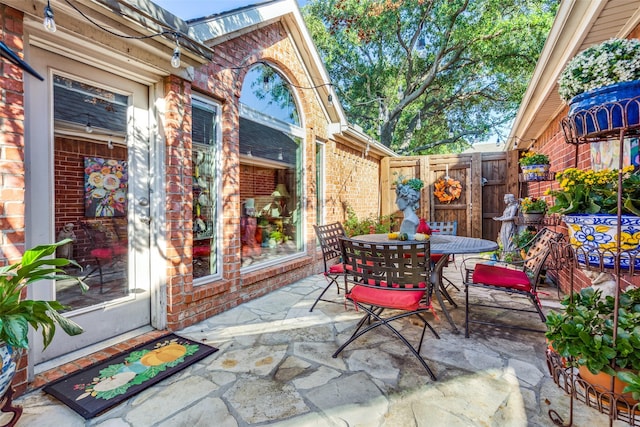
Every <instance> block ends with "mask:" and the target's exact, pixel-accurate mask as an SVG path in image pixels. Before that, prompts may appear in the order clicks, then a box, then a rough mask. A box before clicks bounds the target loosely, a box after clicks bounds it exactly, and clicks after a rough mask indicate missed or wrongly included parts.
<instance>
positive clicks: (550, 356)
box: [547, 97, 640, 426]
mask: <svg viewBox="0 0 640 427" xmlns="http://www.w3.org/2000/svg"><path fill="white" fill-rule="evenodd" d="M639 107H640V97H637V98H634V99H631V100H628V101H625V104H624V105H623V104H621V103H618V102H612V103H609V104H605V105H599V106H596V107H593V108H591V109H589V110H585V111H578V112H576V113H575V114H573V115H570V116H568V117H565V118H564V119H562V122H561V125H562V131H563V133H564V137H565V140H566V142H567V143H569V144H573V145H575V146H576V154H575V164H576V166H577V163H578V146H579V145H582V144H590V143H593V142H600V141H605V140H608V139H611V138H616V137H617V138H618V140H619V143H620V151H619V166H618V170H619V172H618V189H621V188H622V176H623V174H622V168H623V153H624V151H623V150H624V140H625V138H627V137H633V136H638V135H640V120H639V117H638V116H639V115H640V113H639V111H640V110H639ZM630 112H631V113H630ZM603 114H605V115H606V116H608V117H606V118H608V126H607V127H604V126H602V123H603V121H602V120H600V121H599V120H598V119H602V118H603ZM614 114H616V115H619V117H618V119H619V120H618V121H615V122H614V120H613V115H614ZM629 123H632V124H633V123H639V124H633V125H629ZM621 216H622V192H621V191H618V212H617V219H618V225H617V239H616V241H617V243H616V248H615V251H608V252H607V253H606V254H605V253H602V252H601V251H589V252H588V253H587V252H586V251H584V250H578V251H576V250H574V249H573V248H572V247H571V246H570V245H568V244H566V243H564V244H562V243H560V244H558V246H557V247H556V248H555V251H556V252H555V255H556V256H558V259H557V260H556V262H558V263H560V264H561V265H564V266H565V267H568V268H569V269H570V283H571V287H570V293H571V295H573V291H574V289H573V285H574V269H575V268H576V267H577V266H578V265H579V266H580V267H581V268H586V269H589V270H595V271H605V272H610V273H612V274H613V276H614V278H615V282H616V287H615V305H614V307H615V309H614V319H613V321H614V327H613V331H614V335H613V340H614V342H615V340H616V335H617V326H618V308H619V303H620V301H619V299H620V278H621V276H623V275H628V276H634V275H640V269H637V268H635V264H636V258H637V257H638V259H640V255H637V254H634V253H632V252H630V251H622V250H621V243H620V240H621V239H620V237H621ZM576 252H577V253H576ZM552 255H553V254H552ZM612 255H613V256H614V259H615V261H614V264H613V268H612V269H611V268H605V267H604V265H605V263H604V262H603V258H604V257H605V256H612ZM594 256H595V257H596V258H597V259H599V260H600V262H599V265H593V264H591V262H590V261H589V260H590V257H594ZM622 256H624V257H625V258H627V257H628V258H629V269H628V270H624V271H622V270H621V268H620V260H621V257H622ZM579 260H584V262H579ZM547 365H548V368H549V372H550V374H551V376H552V378H553V380H554V382H555V383H556V384H557V385H558V386H559V387H560V388H561V389H563V390H564V391H565V392H566V393H567V394H568V395H569V396H570V399H571V401H570V406H569V408H570V413H569V420H568V422H567V423H565V421H564V420H563V419H562V417H561V416H560V415H559V414H558V413H557V412H556V411H555V410H553V409H552V410H549V416H550V418H551V420H552V421H553V423H554V424H555V425H558V426H571V425H572V424H573V410H574V401H575V400H577V401H579V402H582V403H583V404H585V405H587V406H588V407H591V408H595V409H597V410H598V411H600V412H601V413H603V414H606V415H608V416H609V426H612V425H613V421H615V420H620V421H623V422H627V423H628V424H629V425H631V426H640V407H639V406H640V403H636V404H630V403H629V402H627V401H626V400H625V399H624V397H623V396H621V395H619V394H616V393H614V392H610V391H602V390H600V389H597V388H596V387H594V386H593V385H592V384H590V383H589V382H587V381H585V380H584V379H582V378H581V377H579V376H578V374H577V371H576V369H575V368H572V367H570V366H568V364H567V363H566V362H565V361H563V360H562V359H561V358H560V356H559V355H558V354H556V353H555V352H554V351H552V350H551V349H547Z"/></svg>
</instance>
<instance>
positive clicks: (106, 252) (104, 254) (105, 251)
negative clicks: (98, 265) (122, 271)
mask: <svg viewBox="0 0 640 427" xmlns="http://www.w3.org/2000/svg"><path fill="white" fill-rule="evenodd" d="M91 256H93V257H95V258H98V259H111V258H112V257H113V252H112V251H111V249H110V248H96V249H91Z"/></svg>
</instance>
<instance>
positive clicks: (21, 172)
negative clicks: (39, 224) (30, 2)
mask: <svg viewBox="0 0 640 427" xmlns="http://www.w3.org/2000/svg"><path fill="white" fill-rule="evenodd" d="M22 22H23V15H22V12H19V11H16V10H15V9H12V8H10V7H8V6H6V5H3V4H0V40H2V41H3V42H4V43H5V44H6V45H7V46H8V47H9V48H10V49H12V50H13V51H14V52H16V53H17V54H19V55H22V52H23V50H24V40H23V26H22ZM0 171H1V172H0V265H7V264H11V263H14V262H16V261H18V260H19V259H20V257H21V256H22V253H23V252H24V250H25V164H24V74H23V72H22V70H21V69H20V68H18V67H16V66H14V65H12V64H10V63H9V62H7V61H5V60H1V61H0ZM13 386H14V388H15V390H16V392H17V393H19V394H20V393H23V392H24V390H25V389H26V387H27V357H26V355H24V356H23V357H22V359H21V360H20V362H19V365H18V368H17V371H16V376H15V377H14V379H13Z"/></svg>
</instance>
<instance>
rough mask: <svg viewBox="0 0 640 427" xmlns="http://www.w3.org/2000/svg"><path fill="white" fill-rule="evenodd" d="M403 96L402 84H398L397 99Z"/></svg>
mask: <svg viewBox="0 0 640 427" xmlns="http://www.w3.org/2000/svg"><path fill="white" fill-rule="evenodd" d="M403 97H404V91H403V89H402V86H400V87H399V88H398V101H402V98H403Z"/></svg>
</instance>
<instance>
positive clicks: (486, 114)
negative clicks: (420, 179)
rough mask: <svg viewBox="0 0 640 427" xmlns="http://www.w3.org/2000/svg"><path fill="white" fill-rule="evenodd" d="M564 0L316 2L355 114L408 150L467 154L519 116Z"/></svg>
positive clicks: (325, 47) (321, 34) (334, 67)
mask: <svg viewBox="0 0 640 427" xmlns="http://www.w3.org/2000/svg"><path fill="white" fill-rule="evenodd" d="M556 7H557V1H556V0H510V1H504V0H311V1H310V2H309V3H308V4H307V5H306V6H305V7H304V8H303V13H304V16H305V21H306V24H307V26H308V27H309V30H310V32H311V34H312V37H313V39H314V41H315V43H316V45H317V47H318V49H319V51H320V53H321V55H322V57H323V60H324V61H325V64H326V66H327V69H328V71H329V74H330V76H331V79H332V81H333V83H334V85H335V87H336V90H337V92H338V94H339V95H340V98H341V101H342V104H343V106H344V108H345V109H346V111H347V112H348V115H349V119H350V120H351V121H353V122H354V123H356V124H358V125H360V126H362V127H363V129H365V131H366V132H367V133H368V134H369V135H371V136H372V137H375V138H378V139H379V140H380V141H381V142H382V143H383V144H384V145H386V146H388V147H391V148H392V149H394V150H396V151H398V152H400V153H404V154H428V153H436V152H442V151H449V152H451V151H459V150H461V149H462V148H464V147H466V146H468V145H469V144H470V143H474V142H478V141H482V140H484V139H486V138H487V136H488V135H491V134H494V133H495V132H496V129H499V128H500V127H501V126H504V125H505V124H506V123H508V122H509V121H511V120H512V119H513V118H514V117H515V113H516V111H517V107H518V104H519V103H520V100H521V98H522V95H523V93H524V91H525V89H526V86H527V84H528V82H529V79H530V76H531V73H532V72H533V69H534V67H535V64H536V61H537V59H538V56H539V54H540V52H541V50H542V47H543V45H544V41H545V39H546V37H547V34H548V32H549V29H550V27H551V23H552V21H553V17H554V15H555V10H556Z"/></svg>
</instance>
